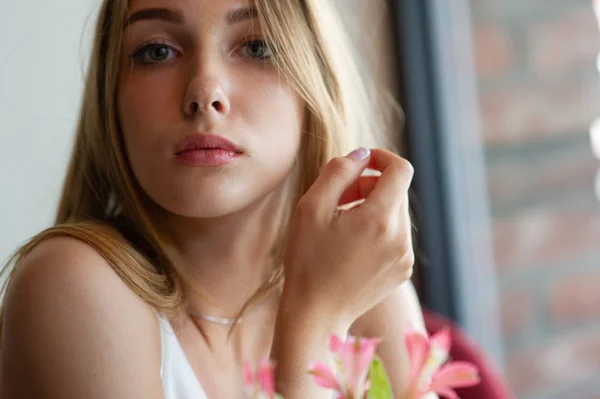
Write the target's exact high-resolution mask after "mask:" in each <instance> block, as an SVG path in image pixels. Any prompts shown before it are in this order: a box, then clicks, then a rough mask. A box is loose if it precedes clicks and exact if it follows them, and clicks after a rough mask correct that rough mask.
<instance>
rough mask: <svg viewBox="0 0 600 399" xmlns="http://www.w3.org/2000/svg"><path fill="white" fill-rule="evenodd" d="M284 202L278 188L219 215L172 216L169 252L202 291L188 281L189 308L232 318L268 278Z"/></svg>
mask: <svg viewBox="0 0 600 399" xmlns="http://www.w3.org/2000/svg"><path fill="white" fill-rule="evenodd" d="M283 203H285V201H282V196H281V193H280V192H276V193H273V194H272V195H270V196H268V197H266V198H265V199H263V200H262V201H260V202H259V203H257V204H253V205H251V206H249V207H247V208H245V209H243V210H241V211H239V212H237V213H235V214H230V215H227V216H223V217H219V218H210V219H191V218H182V217H177V216H170V217H169V228H170V231H171V234H172V236H173V240H172V247H171V248H170V249H169V252H170V253H171V256H173V258H174V260H175V261H176V262H178V264H179V265H180V266H181V267H183V268H184V269H185V271H186V273H187V274H188V275H189V276H190V277H191V278H192V279H193V280H194V281H195V282H196V284H197V285H198V286H199V287H200V288H201V294H200V295H194V294H192V293H193V292H194V291H193V289H192V287H191V286H190V285H189V284H186V287H185V289H186V290H188V293H190V295H189V302H190V311H192V312H196V313H202V314H209V315H211V316H216V317H220V318H233V317H235V316H236V315H237V314H238V313H239V312H240V311H241V310H242V307H243V306H244V304H245V303H246V302H247V301H248V299H250V297H251V296H252V294H254V293H255V292H256V290H257V289H258V288H259V287H260V286H261V285H263V283H264V282H265V281H267V280H268V279H269V277H270V275H271V273H272V271H273V268H274V267H275V264H274V262H275V259H274V258H273V247H274V245H275V243H276V239H277V235H278V233H279V221H280V220H281V217H282V214H283V207H282V204H283ZM259 306H260V305H259Z"/></svg>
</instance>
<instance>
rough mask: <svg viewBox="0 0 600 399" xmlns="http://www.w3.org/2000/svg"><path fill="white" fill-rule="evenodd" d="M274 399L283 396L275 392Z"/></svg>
mask: <svg viewBox="0 0 600 399" xmlns="http://www.w3.org/2000/svg"><path fill="white" fill-rule="evenodd" d="M275 399H283V396H281V395H280V394H278V393H276V394H275Z"/></svg>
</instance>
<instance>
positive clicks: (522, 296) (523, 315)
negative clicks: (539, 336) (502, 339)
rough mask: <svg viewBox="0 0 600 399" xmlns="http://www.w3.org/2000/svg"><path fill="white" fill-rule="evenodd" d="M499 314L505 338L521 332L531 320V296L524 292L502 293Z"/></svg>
mask: <svg viewBox="0 0 600 399" xmlns="http://www.w3.org/2000/svg"><path fill="white" fill-rule="evenodd" d="M500 312H501V323H502V332H503V333H504V335H505V336H510V335H515V334H518V333H519V332H522V331H523V330H525V328H526V327H527V324H528V323H529V321H530V320H531V294H530V293H529V292H527V291H525V290H523V291H513V292H506V291H504V292H502V294H501V302H500Z"/></svg>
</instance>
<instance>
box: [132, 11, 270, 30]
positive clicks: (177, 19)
mask: <svg viewBox="0 0 600 399" xmlns="http://www.w3.org/2000/svg"><path fill="white" fill-rule="evenodd" d="M253 18H258V10H257V9H256V7H243V8H237V9H235V10H233V11H231V12H229V13H228V14H227V18H226V20H227V23H228V24H230V25H233V24H237V23H240V22H244V21H247V20H249V19H253ZM151 19H158V20H161V21H165V22H170V23H173V24H176V25H183V21H184V16H183V12H182V11H180V10H172V9H169V8H145V9H142V10H138V11H136V12H134V13H133V14H131V15H130V16H129V18H127V20H126V21H125V24H124V25H123V28H127V27H128V26H129V25H132V24H134V23H136V22H139V21H144V20H151Z"/></svg>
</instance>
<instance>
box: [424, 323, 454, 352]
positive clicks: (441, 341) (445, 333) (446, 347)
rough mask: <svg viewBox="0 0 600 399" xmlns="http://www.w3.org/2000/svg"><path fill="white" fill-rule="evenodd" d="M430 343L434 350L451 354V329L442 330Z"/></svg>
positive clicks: (434, 335) (432, 337)
mask: <svg viewBox="0 0 600 399" xmlns="http://www.w3.org/2000/svg"><path fill="white" fill-rule="evenodd" d="M429 343H430V344H431V346H432V347H434V348H437V349H439V350H441V351H444V352H449V351H450V345H451V344H452V337H451V333H450V329H449V328H448V327H444V328H442V329H441V330H440V331H438V332H437V333H435V334H433V335H432V336H431V338H430V339H429Z"/></svg>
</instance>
